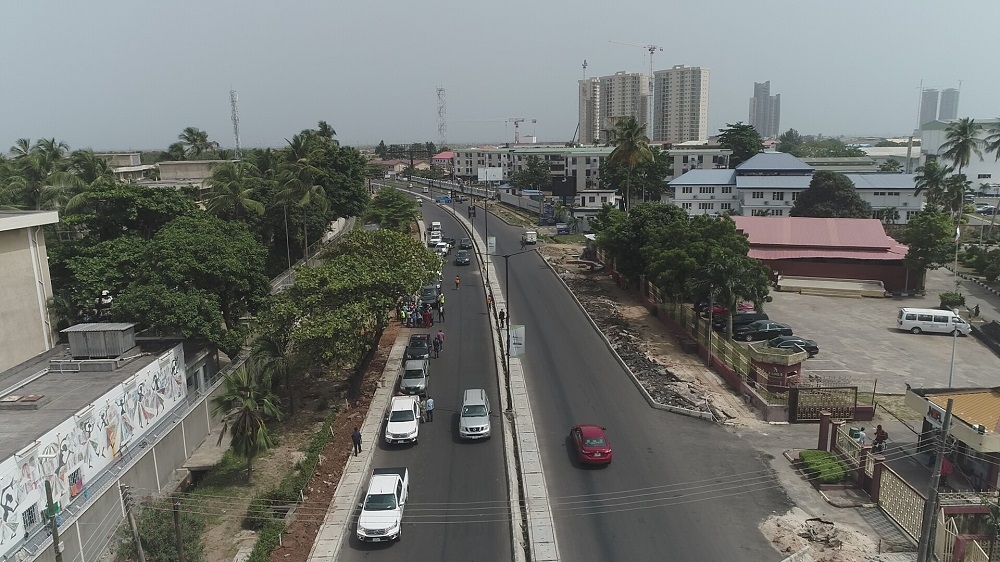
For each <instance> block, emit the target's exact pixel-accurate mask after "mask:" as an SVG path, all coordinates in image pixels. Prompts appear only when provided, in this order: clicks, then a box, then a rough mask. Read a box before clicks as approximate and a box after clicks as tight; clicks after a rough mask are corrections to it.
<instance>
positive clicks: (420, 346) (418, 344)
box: [405, 334, 431, 359]
mask: <svg viewBox="0 0 1000 562" xmlns="http://www.w3.org/2000/svg"><path fill="white" fill-rule="evenodd" d="M405 354H406V358H407V359H428V358H430V355H431V335H430V334H413V335H412V336H410V341H409V342H408V345H407V346H406V351H405Z"/></svg>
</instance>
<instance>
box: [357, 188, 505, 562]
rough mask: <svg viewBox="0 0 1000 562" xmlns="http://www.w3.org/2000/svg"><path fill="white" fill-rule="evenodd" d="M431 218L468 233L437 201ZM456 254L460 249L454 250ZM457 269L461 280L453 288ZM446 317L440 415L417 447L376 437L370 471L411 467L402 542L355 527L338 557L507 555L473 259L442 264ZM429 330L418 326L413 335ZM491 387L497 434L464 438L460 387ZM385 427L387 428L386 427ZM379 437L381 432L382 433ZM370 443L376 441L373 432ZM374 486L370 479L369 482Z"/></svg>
mask: <svg viewBox="0 0 1000 562" xmlns="http://www.w3.org/2000/svg"><path fill="white" fill-rule="evenodd" d="M421 210H422V211H423V212H424V220H425V221H426V222H428V223H429V222H430V221H441V223H442V225H443V227H444V232H445V236H454V237H455V238H461V237H462V236H464V235H466V234H462V233H463V232H464V230H460V228H461V227H460V226H459V224H458V222H457V221H455V219H453V218H451V216H450V215H449V214H447V213H446V212H445V211H443V210H441V209H439V208H437V206H436V205H434V204H433V203H428V202H424V205H423V207H422V209H421ZM449 257H450V258H453V257H454V251H453V252H452V256H449ZM456 272H459V273H460V275H461V278H462V284H461V288H460V289H459V290H455V289H454V287H455V285H454V282H453V281H451V280H453V279H454V278H455V274H456ZM444 279H445V284H444V285H443V287H442V288H443V289H444V293H445V312H446V317H445V322H444V323H437V322H435V324H434V326H433V327H432V328H430V329H429V330H426V331H427V332H429V333H437V330H438V328H443V329H444V332H445V345H444V350H443V351H442V352H441V357H440V358H439V359H431V366H430V372H431V377H430V384H429V388H428V390H429V394H430V396H432V397H433V398H434V402H435V415H434V421H433V422H430V423H424V424H422V425H421V426H420V440H419V443H418V444H416V445H403V446H398V445H394V446H389V445H386V444H385V442H384V441H383V440H382V439H378V440H377V442H378V450H377V451H376V452H375V457H374V460H373V464H372V466H373V467H392V466H405V467H407V468H408V469H409V471H410V501H409V503H408V504H407V506H406V511H405V513H404V516H403V530H402V538H401V539H400V540H399V541H398V542H395V543H388V544H374V545H373V544H364V543H361V542H360V541H358V540H357V538H356V536H355V534H354V527H353V526H352V527H351V531H350V534H349V536H348V537H346V538H345V541H347V544H345V545H344V548H343V549H342V550H341V553H340V557H339V559H340V560H346V561H352V560H442V561H446V560H455V561H463V562H464V561H470V560H491V561H492V560H510V559H511V558H512V553H511V538H510V522H509V521H510V516H509V510H508V497H507V476H506V464H505V462H504V455H503V439H502V438H501V437H500V436H499V431H500V420H499V417H498V416H499V413H498V412H496V410H497V406H496V405H497V404H499V400H500V397H499V391H498V383H497V376H496V366H495V363H496V361H495V359H494V355H493V346H492V341H491V335H490V328H489V324H488V323H487V319H486V299H485V296H484V293H483V289H482V284H483V282H482V281H483V280H482V278H481V276H480V275H479V273H478V269H477V267H476V262H475V258H473V263H472V265H470V266H455V265H453V264H452V263H451V262H450V261H449V263H448V265H446V266H445V268H444ZM423 331H425V330H420V329H416V330H413V332H414V333H420V332H423ZM467 388H486V389H487V390H488V391H489V395H490V401H491V403H492V404H493V405H494V411H495V412H494V422H493V431H494V432H495V433H496V435H495V436H494V437H493V438H492V439H489V440H485V441H481V442H461V441H460V440H459V438H458V413H457V412H458V410H459V409H460V408H461V400H462V391H464V390H465V389H467ZM383 430H384V425H383ZM379 437H381V436H379ZM365 439H366V442H367V443H375V442H376V438H375V436H372V435H367V436H365ZM364 486H367V482H365V483H364Z"/></svg>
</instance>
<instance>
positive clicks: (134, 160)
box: [97, 152, 156, 183]
mask: <svg viewBox="0 0 1000 562" xmlns="http://www.w3.org/2000/svg"><path fill="white" fill-rule="evenodd" d="M97 156H98V157H100V158H103V159H104V161H105V162H107V163H108V165H109V166H111V169H112V171H113V172H114V174H115V180H116V181H119V182H121V183H134V182H137V181H139V180H143V179H145V178H147V177H149V173H150V172H151V171H153V170H155V169H156V164H143V163H142V154H141V153H139V152H105V153H100V154H98V155H97Z"/></svg>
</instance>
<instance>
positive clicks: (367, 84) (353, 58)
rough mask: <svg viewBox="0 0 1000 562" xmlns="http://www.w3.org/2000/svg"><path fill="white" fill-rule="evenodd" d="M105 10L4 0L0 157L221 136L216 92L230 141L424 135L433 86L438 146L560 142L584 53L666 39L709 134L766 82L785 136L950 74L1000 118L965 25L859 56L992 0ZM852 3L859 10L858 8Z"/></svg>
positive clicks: (856, 122) (854, 119)
mask: <svg viewBox="0 0 1000 562" xmlns="http://www.w3.org/2000/svg"><path fill="white" fill-rule="evenodd" d="M118 5H119V3H112V2H108V1H107V0H105V1H104V2H99V3H98V4H97V5H96V7H95V5H82V4H69V5H64V6H59V7H54V6H52V5H46V4H39V3H27V2H26V3H16V4H12V5H11V6H9V7H8V10H7V11H6V12H5V15H6V21H8V32H7V33H5V34H4V35H3V37H2V38H0V46H2V47H3V48H4V49H5V52H7V53H8V56H7V57H6V59H5V65H4V78H5V84H6V88H3V89H0V123H2V126H0V133H2V134H0V150H4V151H5V150H6V149H7V147H9V146H11V145H12V144H14V142H15V141H16V140H17V139H18V138H22V137H24V138H31V139H37V138H42V137H45V138H52V137H54V138H56V139H58V140H61V141H65V142H67V143H68V144H69V145H70V146H71V147H72V148H86V147H91V148H94V149H97V150H129V149H156V148H159V149H163V148H165V147H166V146H167V145H169V144H170V143H172V142H175V141H176V140H177V135H178V134H179V133H180V132H181V130H183V129H184V128H185V127H198V128H200V129H203V130H205V131H207V132H208V134H209V136H210V137H211V138H212V139H213V140H216V141H218V142H219V143H220V144H221V145H222V146H223V147H232V146H233V144H234V142H233V138H232V137H233V135H232V125H231V123H230V121H229V117H230V108H229V91H230V90H231V89H232V90H236V91H237V92H238V94H239V103H240V106H239V111H240V118H241V120H240V133H241V141H242V145H243V146H244V147H255V146H281V145H283V144H284V139H286V138H290V137H291V135H293V134H295V133H297V132H298V131H300V130H302V129H304V128H307V127H314V126H315V125H316V123H317V122H318V121H320V120H324V121H327V122H328V123H330V124H331V125H332V126H333V127H334V129H335V130H336V131H337V133H338V138H339V139H340V141H341V142H343V143H345V144H377V143H378V142H379V141H380V140H385V141H386V142H416V141H427V140H432V141H434V142H437V140H438V127H437V114H438V113H437V96H436V90H435V89H436V88H438V87H441V88H444V89H445V91H446V100H447V117H448V121H447V139H448V140H449V141H450V142H452V143H462V142H473V141H477V140H487V139H495V140H496V141H501V140H505V139H508V138H512V137H513V129H512V126H511V125H509V124H507V123H505V122H504V121H503V120H504V119H508V118H511V117H514V116H517V117H525V118H528V119H536V121H537V122H536V123H534V124H530V125H529V124H528V123H530V121H528V122H526V123H525V124H524V125H523V126H522V127H521V133H522V135H524V136H536V137H538V139H539V140H541V141H555V142H558V141H563V142H565V141H569V140H570V139H571V138H572V137H573V135H574V131H575V130H576V127H577V125H578V121H579V119H578V117H579V115H578V113H579V112H578V108H577V107H575V106H574V104H573V98H572V96H573V84H574V83H576V82H578V80H579V79H580V78H581V73H582V69H581V63H583V61H584V60H587V61H588V65H589V68H588V69H587V70H588V71H589V72H588V73H587V74H588V75H608V74H612V73H614V72H617V71H620V70H625V71H627V72H630V73H631V72H640V73H648V71H649V68H650V64H649V55H650V53H649V52H648V50H647V49H646V48H645V47H642V45H644V44H650V43H652V44H657V45H660V46H662V47H663V49H664V50H663V51H662V52H660V51H657V52H656V53H655V60H654V65H653V66H654V67H656V68H671V67H672V66H674V65H676V64H684V65H688V66H695V67H702V68H708V69H711V75H712V76H711V80H712V92H711V95H710V99H709V102H708V103H709V108H710V109H709V112H708V123H707V132H708V134H709V135H714V134H717V133H718V130H719V129H720V128H723V127H725V125H726V123H735V122H738V121H743V122H746V119H747V96H746V93H747V92H746V90H747V85H749V84H750V83H752V82H754V81H755V80H759V79H760V78H762V77H767V78H768V79H769V80H770V81H771V82H772V83H775V84H780V85H781V86H780V89H781V94H782V96H783V97H786V100H785V101H786V103H785V104H783V107H782V108H781V113H782V115H781V121H782V128H783V129H786V130H787V129H788V128H792V127H794V128H795V129H797V130H798V131H800V132H801V133H802V134H823V135H826V136H840V135H886V136H888V135H904V134H907V133H908V132H910V131H912V130H913V129H914V128H915V127H916V126H917V125H918V124H917V120H918V119H917V115H918V104H919V96H920V91H919V86H920V84H921V81H923V83H924V84H925V85H927V86H935V87H938V88H948V87H952V86H955V85H958V83H959V81H960V80H961V81H962V88H961V90H962V92H961V97H962V100H961V102H962V104H961V107H959V108H958V112H959V113H958V116H960V117H966V116H968V117H973V118H987V117H992V116H995V115H996V114H998V113H1000V110H998V109H996V104H995V101H994V99H993V95H992V93H993V92H994V91H995V90H996V89H997V88H998V87H1000V77H997V76H994V75H993V73H989V72H988V71H987V70H986V67H985V66H983V65H982V63H981V60H982V59H983V58H985V56H986V55H984V54H982V53H983V51H982V48H981V44H979V43H977V42H976V38H974V37H973V36H972V35H971V34H970V35H968V36H960V37H957V38H955V39H954V49H956V50H957V51H956V52H961V53H963V55H962V56H958V57H956V56H948V55H947V54H946V53H943V52H941V50H933V49H929V50H928V49H923V48H922V47H921V48H919V49H918V50H920V51H921V55H920V56H918V57H902V58H899V59H898V60H896V61H895V62H894V63H893V64H891V65H878V64H875V59H874V56H875V54H876V53H880V52H881V53H887V52H891V50H892V49H893V47H891V46H889V45H888V44H887V43H886V44H884V45H883V43H885V41H884V40H883V38H886V37H893V36H900V35H903V36H905V35H906V34H909V33H912V30H914V29H921V28H922V27H923V24H924V23H925V22H926V21H927V20H928V19H932V20H933V19H944V18H949V19H954V18H956V17H957V18H964V17H975V18H976V19H977V20H984V21H992V20H994V19H996V18H997V17H998V16H1000V3H996V2H990V1H987V0H971V1H969V2H965V3H963V4H962V5H961V6H960V7H958V8H955V7H948V6H944V5H941V4H940V3H934V2H930V1H929V0H914V1H913V2H911V3H909V4H908V5H907V9H906V10H899V9H894V7H892V6H889V5H884V4H874V5H872V4H870V3H862V2H861V1H860V0H848V1H846V2H841V3H837V4H835V5H823V4H820V5H816V4H803V3H799V2H794V1H793V0H778V1H776V2H773V3H769V4H767V5H766V6H765V7H761V6H756V5H745V4H743V3H737V2H720V3H719V6H720V7H722V6H724V11H723V12H724V13H725V17H724V18H717V19H715V20H711V21H709V20H706V19H704V18H703V17H702V16H704V7H703V6H702V7H699V6H695V5H679V6H673V5H670V6H667V5H662V4H658V3H652V2H648V1H636V0H625V2H624V4H621V5H620V6H619V7H620V8H621V9H622V10H624V13H631V14H642V17H637V18H625V19H623V20H621V21H613V20H610V19H608V18H595V17H593V14H595V13H598V12H599V11H600V10H601V9H604V8H605V6H604V5H603V4H601V3H598V2H596V1H593V0H581V1H580V2H579V3H577V4H575V5H574V9H573V10H566V9H565V6H562V5H558V4H538V3H532V2H526V1H524V0H514V1H513V2H512V3H511V4H510V5H509V6H508V9H505V10H503V11H499V12H497V13H493V12H492V11H490V12H487V11H486V10H483V9H481V8H479V7H477V6H469V5H468V4H465V3H459V2H454V1H450V0H448V1H444V0H437V1H433V2H431V3H429V4H422V5H400V6H396V7H394V8H393V9H392V10H389V11H386V10H384V9H382V8H380V7H377V6H374V5H364V4H359V5H338V4H335V3H334V4H330V3H321V2H308V1H307V2H303V3H302V4H301V5H300V6H297V8H296V9H295V10H289V9H287V7H284V6H280V5H263V6H241V7H239V8H234V7H232V6H225V5H216V4H204V3H196V2H193V1H191V0H178V1H177V2H174V3H171V4H169V5H154V4H127V5H126V4H121V6H122V7H121V8H120V9H119V8H118ZM859 9H863V10H865V13H866V17H865V18H860V19H859V18H857V17H855V15H856V13H857V10H859ZM193 14H197V17H192V15H193ZM529 14H530V17H529ZM487 15H488V17H487V18H485V19H484V16H487ZM776 17H780V18H781V19H782V20H783V21H789V22H794V25H791V26H790V27H789V29H788V30H786V32H785V33H784V35H783V38H782V41H783V43H780V44H779V43H774V44H773V45H771V47H770V48H768V49H758V50H754V51H752V52H751V51H749V50H746V49H745V48H744V47H743V45H744V38H743V36H742V35H741V31H742V30H745V29H747V26H750V27H751V28H752V27H753V26H755V25H756V26H764V25H767V24H768V23H769V22H772V21H773V18H776ZM43 21H44V22H46V29H47V37H48V39H47V40H45V41H38V37H37V35H35V34H34V33H33V31H32V30H33V29H35V28H36V27H37V25H36V24H37V22H43ZM678 21H684V22H695V23H686V24H685V25H680V26H671V28H670V32H669V33H667V32H666V31H664V29H665V27H664V23H665V22H678ZM817 21H822V22H823V29H824V32H825V33H827V34H828V36H827V37H830V38H836V37H848V36H849V37H852V38H856V39H858V40H860V41H861V42H862V44H864V45H867V48H863V49H855V48H845V43H844V41H839V40H825V39H824V37H821V36H817V35H816V34H815V31H814V27H815V26H814V25H812V23H813V22H817ZM557 22H558V25H556V23H557ZM131 29H142V35H141V37H137V38H134V39H132V38H130V39H129V40H125V35H123V32H124V31H125V30H131ZM570 30H572V31H570ZM436 31H440V32H436ZM709 37H710V38H711V40H706V39H707V38H709ZM543 38H544V41H543V40H542V39H543ZM612 41H618V42H625V43H629V44H624V45H623V44H617V43H612ZM782 44H784V45H792V44H798V45H801V46H802V48H782V47H781V45H782ZM26 45H32V47H31V48H30V49H26V47H25V46H26ZM417 45H420V49H419V51H418V50H417V48H416V46H417ZM487 46H488V48H486V47H487ZM924 51H926V52H924ZM13 53H22V54H20V55H14V54H13ZM418 53H419V54H418ZM484 53H487V54H484ZM817 61H823V62H822V65H817ZM860 92H865V95H864V96H862V95H860Z"/></svg>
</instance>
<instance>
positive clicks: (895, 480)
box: [878, 465, 927, 541]
mask: <svg viewBox="0 0 1000 562" xmlns="http://www.w3.org/2000/svg"><path fill="white" fill-rule="evenodd" d="M926 501H927V499H926V498H924V496H923V494H921V493H920V492H918V491H917V489H916V488H914V487H913V486H910V485H909V484H908V483H907V482H906V480H903V478H902V477H901V476H900V475H898V474H896V473H895V471H893V470H892V469H891V468H889V466H888V465H883V466H882V478H881V480H880V481H879V493H878V506H879V508H880V509H882V511H884V512H885V513H886V515H888V516H889V517H890V518H891V519H892V520H893V521H895V522H896V524H897V525H899V526H900V528H902V529H903V531H904V532H906V534H907V535H910V538H912V539H913V540H914V541H918V540H919V539H920V524H921V522H922V519H923V514H924V503H925V502H926Z"/></svg>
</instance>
